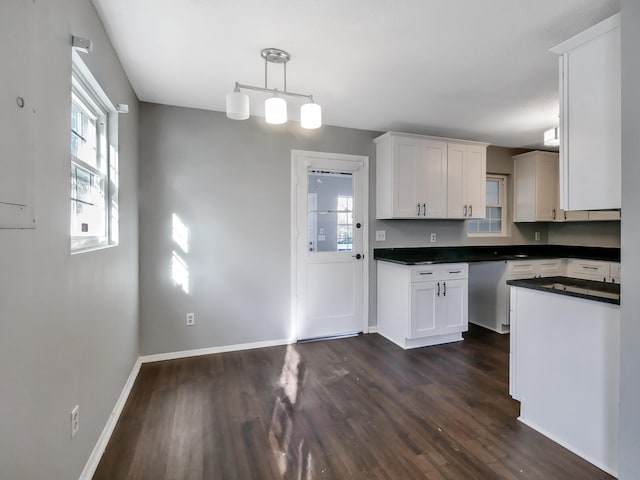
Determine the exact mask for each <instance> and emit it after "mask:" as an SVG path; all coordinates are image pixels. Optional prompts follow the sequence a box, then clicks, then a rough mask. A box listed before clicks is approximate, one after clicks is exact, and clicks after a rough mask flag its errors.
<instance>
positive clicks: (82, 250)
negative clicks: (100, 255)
mask: <svg viewBox="0 0 640 480" xmlns="http://www.w3.org/2000/svg"><path fill="white" fill-rule="evenodd" d="M117 246H118V244H117V243H111V244H108V245H93V246H91V247H80V248H74V249H73V250H71V252H70V253H71V255H79V254H81V253H88V252H95V251H96V250H105V249H107V248H112V247H117Z"/></svg>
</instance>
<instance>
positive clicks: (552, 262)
mask: <svg viewBox="0 0 640 480" xmlns="http://www.w3.org/2000/svg"><path fill="white" fill-rule="evenodd" d="M536 264H537V266H538V272H537V273H538V274H539V275H540V276H542V277H555V276H562V275H563V274H564V263H563V261H562V259H560V258H552V259H549V260H538V261H536Z"/></svg>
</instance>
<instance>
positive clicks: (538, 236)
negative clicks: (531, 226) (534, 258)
mask: <svg viewBox="0 0 640 480" xmlns="http://www.w3.org/2000/svg"><path fill="white" fill-rule="evenodd" d="M534 237H535V239H536V240H540V232H536V233H535V235H534Z"/></svg>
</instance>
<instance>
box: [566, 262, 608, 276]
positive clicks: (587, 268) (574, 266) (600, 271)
mask: <svg viewBox="0 0 640 480" xmlns="http://www.w3.org/2000/svg"><path fill="white" fill-rule="evenodd" d="M610 273H611V272H610V268H609V262H600V261H597V260H576V259H573V258H572V259H569V262H568V264H567V276H568V277H574V278H582V279H585V280H597V281H600V282H604V281H606V280H607V278H608V277H610V276H611V275H610Z"/></svg>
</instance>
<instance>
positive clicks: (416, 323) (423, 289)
mask: <svg viewBox="0 0 640 480" xmlns="http://www.w3.org/2000/svg"><path fill="white" fill-rule="evenodd" d="M410 285H411V320H410V324H409V338H420V337H429V336H431V335H438V334H439V332H438V327H437V324H436V307H437V304H438V302H437V300H438V298H439V297H438V290H439V289H441V288H442V287H441V282H413V283H411V284H410Z"/></svg>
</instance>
